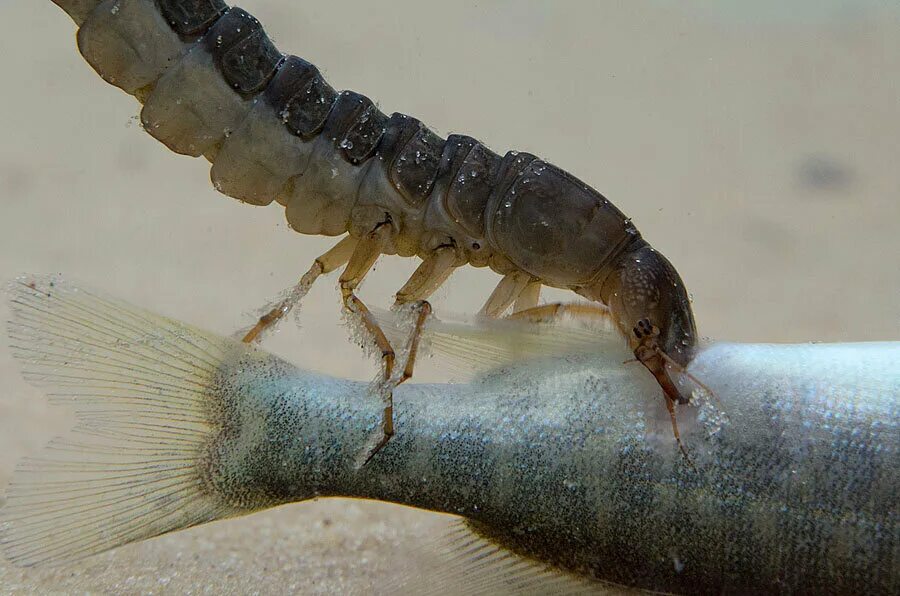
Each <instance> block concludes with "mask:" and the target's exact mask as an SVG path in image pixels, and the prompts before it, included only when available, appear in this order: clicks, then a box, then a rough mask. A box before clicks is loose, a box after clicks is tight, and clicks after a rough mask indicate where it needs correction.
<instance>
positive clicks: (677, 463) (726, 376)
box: [3, 284, 900, 594]
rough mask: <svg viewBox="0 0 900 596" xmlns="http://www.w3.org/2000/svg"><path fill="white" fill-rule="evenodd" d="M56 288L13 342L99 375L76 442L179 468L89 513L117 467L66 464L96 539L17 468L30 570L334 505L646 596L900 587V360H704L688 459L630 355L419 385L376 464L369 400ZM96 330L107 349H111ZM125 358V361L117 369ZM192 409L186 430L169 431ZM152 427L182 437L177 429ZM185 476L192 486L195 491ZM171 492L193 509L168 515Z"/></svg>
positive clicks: (750, 351)
mask: <svg viewBox="0 0 900 596" xmlns="http://www.w3.org/2000/svg"><path fill="white" fill-rule="evenodd" d="M44 290H46V287H44V288H43V289H42V288H41V287H40V286H39V287H38V289H32V288H30V287H29V286H28V285H27V284H26V285H20V286H17V289H14V293H13V296H14V298H13V301H12V306H13V312H14V322H13V324H12V326H11V336H12V338H13V341H14V346H16V347H17V348H16V349H17V351H16V354H17V355H18V356H19V358H20V359H22V360H23V362H24V363H25V374H26V376H27V377H29V378H32V379H33V380H36V381H39V382H41V383H44V384H51V385H52V384H56V385H59V384H63V385H65V384H66V381H65V379H67V378H71V377H72V375H73V374H74V373H73V371H84V379H83V380H82V381H80V382H79V383H78V384H77V385H74V387H75V389H73V390H72V392H71V393H72V397H71V398H69V399H68V400H67V403H70V404H71V403H74V404H75V405H76V409H78V408H79V404H84V405H83V406H82V410H83V411H82V414H81V415H80V416H81V419H82V427H80V428H81V430H82V431H83V430H84V429H90V430H92V431H97V430H98V429H100V430H102V431H103V434H104V436H107V437H109V439H108V440H110V441H116V440H119V441H120V442H121V441H122V440H124V439H125V438H128V437H130V438H131V441H132V443H133V442H134V441H135V438H141V437H143V439H144V442H145V443H149V444H151V445H152V448H153V449H156V450H157V451H154V455H153V456H152V457H149V459H153V458H156V459H158V460H159V461H160V462H163V461H164V462H165V463H159V464H157V467H152V468H147V472H146V477H144V476H141V475H140V474H137V475H130V476H129V478H134V480H133V484H128V486H127V487H126V488H125V489H122V490H125V491H126V492H123V493H121V495H120V496H117V495H118V493H115V494H112V495H111V496H109V495H108V494H107V493H104V492H100V491H99V490H96V491H94V493H93V494H92V493H91V489H92V486H93V485H92V484H91V482H93V481H92V480H91V478H94V477H96V478H97V479H98V480H96V481H97V482H100V481H101V480H102V481H103V482H108V481H109V479H108V478H107V476H105V475H104V474H105V472H104V471H103V470H102V469H100V467H99V466H96V465H94V464H96V463H97V462H98V461H101V460H98V459H90V458H89V456H86V455H84V453H85V451H84V449H83V446H82V449H81V451H76V452H73V455H72V456H71V457H70V458H68V459H67V460H66V461H67V467H66V468H65V473H66V474H69V475H71V474H75V475H76V476H77V477H78V478H79V479H80V482H82V484H79V485H77V486H75V487H73V490H76V491H80V492H77V493H76V496H81V495H83V496H84V503H85V504H84V505H83V507H90V508H91V509H90V511H94V510H97V511H101V510H102V511H103V515H102V516H101V515H100V514H99V513H98V514H96V515H97V523H98V524H100V525H101V526H103V527H101V528H100V529H99V530H96V532H94V529H93V528H92V529H91V531H92V532H94V533H91V534H89V535H87V536H85V532H86V530H85V529H84V527H81V526H79V525H77V523H76V522H75V521H73V520H74V519H78V516H77V515H76V514H79V515H81V519H83V518H84V516H83V512H80V511H79V510H78V509H75V508H74V507H76V505H78V501H77V499H76V500H71V499H65V495H63V496H57V497H56V500H55V501H53V502H52V503H51V504H49V505H48V504H47V502H48V501H47V499H46V498H45V497H46V495H47V494H48V493H47V492H46V487H47V486H51V484H48V483H52V482H54V481H55V480H57V479H58V478H59V476H58V475H59V474H60V472H59V471H58V470H59V469H60V466H59V464H58V463H51V464H40V465H36V466H33V467H31V468H28V469H22V470H19V471H18V472H17V475H16V477H15V478H14V480H13V486H12V487H11V489H10V498H9V505H8V506H7V510H6V511H5V512H4V514H3V516H4V517H3V520H4V522H5V524H6V532H5V537H4V541H5V548H6V552H7V554H8V555H9V556H10V558H12V559H13V560H14V561H17V562H19V563H22V564H35V563H40V562H56V561H60V560H67V559H69V558H72V557H73V556H76V555H77V556H83V555H87V554H92V553H93V552H100V551H102V550H105V549H107V548H111V547H114V546H117V545H119V544H123V543H125V542H131V541H134V540H138V539H141V538H146V537H149V536H153V535H157V534H161V533H165V532H167V531H171V530H175V529H180V528H183V527H187V526H190V525H195V524H197V523H203V522H205V521H211V520H213V519H219V518H223V517H230V516H235V515H242V514H246V513H251V512H254V511H258V510H261V509H265V508H268V507H272V506H275V505H280V504H283V503H289V502H296V501H304V500H307V499H312V498H317V497H328V496H341V497H358V498H365V499H377V500H382V501H389V502H393V503H400V504H403V505H408V506H413V507H418V508H423V509H429V510H433V511H440V512H445V513H451V514H454V515H458V516H461V517H462V518H464V519H465V520H466V521H467V523H468V525H469V527H470V529H471V530H472V531H473V532H475V533H476V534H477V535H478V536H479V537H480V539H483V540H486V541H488V542H490V543H492V544H494V545H497V546H498V547H500V548H501V549H504V550H508V551H511V552H513V553H516V554H517V555H521V556H524V557H525V558H527V559H530V560H534V561H539V562H540V563H542V564H546V565H549V566H552V567H553V568H557V569H561V570H564V571H565V572H567V573H571V574H574V575H576V576H578V577H581V578H588V579H590V580H598V581H604V582H613V583H616V584H621V585H627V586H633V587H638V588H643V589H649V590H657V591H667V592H681V593H723V592H726V593H735V592H765V593H808V592H815V593H867V594H879V593H880V594H891V593H897V590H898V589H900V573H898V565H897V554H898V549H900V546H898V545H900V524H898V519H897V511H898V497H897V494H898V488H900V486H898V474H897V461H898V448H900V445H898V443H900V432H898V396H900V371H898V369H897V367H896V362H897V361H898V359H900V343H889V342H888V343H860V344H804V345H771V344H756V345H749V344H724V343H722V344H713V345H710V346H707V347H705V348H703V349H702V350H701V351H700V352H699V353H698V355H697V357H696V359H695V360H694V362H693V363H692V364H691V368H690V372H691V373H693V374H696V375H698V376H702V378H703V379H704V380H705V382H706V383H707V384H708V385H709V387H710V389H711V390H712V391H713V392H714V393H715V395H716V396H717V398H718V400H719V401H720V402H721V403H715V402H704V403H702V404H700V405H691V406H686V407H682V408H680V409H679V422H680V424H681V425H682V428H683V437H684V441H685V444H686V447H687V450H688V452H689V454H690V459H689V460H686V459H685V458H684V457H683V456H682V455H681V454H680V452H679V451H678V450H677V449H676V448H675V445H674V443H673V440H672V437H671V434H670V432H669V427H668V416H667V413H666V412H665V410H664V409H663V408H661V406H660V404H659V401H658V396H657V395H656V392H655V383H654V382H653V380H652V378H648V376H646V373H645V372H644V371H643V369H642V368H641V367H636V366H634V365H627V364H626V365H623V364H622V359H623V358H622V355H623V354H624V353H625V352H624V347H622V348H620V352H616V351H612V352H605V353H599V354H598V353H595V354H583V353H582V354H569V355H557V356H552V357H551V356H547V357H544V358H537V359H532V360H528V361H524V362H520V363H516V364H510V365H506V366H502V367H500V368H497V369H494V370H492V371H490V372H487V373H485V374H483V375H481V376H479V377H478V378H476V379H475V380H473V381H471V382H468V383H459V384H420V385H408V386H402V387H401V388H399V389H398V390H397V392H396V394H395V403H396V407H397V412H398V428H399V429H400V432H398V433H397V436H396V437H394V440H393V441H391V442H390V443H389V444H388V445H387V446H386V447H385V448H384V449H383V450H382V451H381V452H379V453H378V455H377V457H375V458H373V459H372V460H371V461H370V462H369V463H368V464H367V465H365V466H360V465H359V461H358V458H359V454H360V452H361V451H363V449H364V446H365V445H366V442H367V440H368V439H369V437H370V436H371V433H372V432H373V430H374V429H376V428H377V425H378V424H379V421H380V412H381V407H382V405H381V402H380V399H379V397H378V396H377V394H376V392H373V391H371V387H370V386H369V385H368V384H366V383H362V382H355V381H348V380H342V379H336V378H332V377H328V376H324V375H321V374H317V373H312V372H309V371H306V370H303V369H301V368H297V367H295V366H293V365H291V364H288V363H286V362H285V361H283V360H281V359H279V358H277V357H275V356H272V355H269V354H267V353H265V352H263V351H260V350H258V349H253V348H249V347H247V346H244V345H241V344H238V343H236V342H233V341H231V340H225V339H222V338H219V337H217V336H215V335H213V334H208V333H205V332H202V331H199V330H196V329H193V328H190V327H188V326H185V325H182V324H180V323H176V322H174V321H171V320H169V319H164V318H162V317H158V316H156V315H152V314H150V313H147V312H146V311H140V310H138V309H134V308H133V307H130V306H128V305H124V304H122V303H117V302H112V301H108V300H106V299H104V300H103V301H102V302H98V300H99V299H95V298H94V297H93V295H91V294H88V293H85V292H77V291H75V292H73V291H72V290H71V289H66V288H64V287H62V286H56V287H55V288H54V289H51V290H49V291H47V292H45V293H42V292H44ZM110 304H114V305H115V310H111V307H110V306H109V305H110ZM73 305H74V306H73ZM76 307H77V311H76V310H73V309H75V308H76ZM68 312H79V313H82V315H81V319H80V320H84V321H86V324H85V326H84V327H81V328H79V326H78V324H75V325H74V326H73V324H72V323H71V322H70V321H71V319H72V317H68V316H65V317H63V315H66V313H68ZM123 313H124V314H123ZM96 321H103V322H104V324H103V326H102V329H109V330H110V331H109V332H108V333H109V337H107V338H106V341H107V344H104V343H103V342H102V341H101V339H102V338H101V337H100V336H98V335H97V334H98V333H101V335H102V334H106V333H107V332H106V331H102V329H101V331H97V329H98V327H99V326H98V325H97V324H95V322H96ZM26 323H27V325H26ZM29 329H30V330H29ZM60 329H65V330H66V333H65V334H63V333H62V331H60ZM107 345H108V346H110V347H105V346H107ZM123 346H124V347H123ZM110 350H114V351H110ZM108 352H109V353H110V354H115V355H116V356H115V358H114V359H113V360H115V359H120V360H123V361H125V360H126V359H127V362H125V363H124V364H122V365H121V367H120V368H117V367H118V365H117V364H116V363H115V362H111V359H110V357H109V356H108ZM123 354H124V355H123ZM129 354H132V356H133V359H134V361H132V360H131V358H132V356H129ZM176 356H177V357H178V358H177V362H176V358H175V357H176ZM189 362H196V363H197V365H196V366H197V368H196V369H188V368H186V364H185V363H189ZM179 370H180V371H181V372H178V371H179ZM96 371H100V373H102V374H98V373H97V372H96ZM198 371H200V372H198ZM188 373H190V374H188ZM79 374H81V373H79ZM129 375H130V377H129ZM129 378H138V379H142V378H146V379H147V380H146V383H148V384H149V386H153V387H155V388H156V390H155V391H154V392H150V394H149V395H146V396H143V394H142V398H141V399H139V400H138V399H134V400H129V405H128V407H127V411H125V413H123V414H122V416H121V417H116V416H114V415H112V414H110V413H109V412H108V411H107V410H108V409H109V408H111V407H112V404H119V403H122V402H124V398H121V399H116V398H115V396H122V395H128V394H129V391H130V389H129V387H133V385H134V383H133V382H129ZM90 379H101V380H102V382H103V386H104V387H107V388H110V387H111V389H109V390H108V391H107V392H106V393H107V394H108V395H110V396H111V397H110V398H109V403H108V404H107V405H106V406H105V408H104V403H103V400H102V399H101V400H98V399H96V398H90V399H88V398H87V397H85V396H86V395H96V392H94V391H92V390H88V389H89V387H90V386H91V384H92V383H93V384H97V382H96V381H95V380H94V381H92V380H90ZM184 379H190V382H188V381H186V380H184ZM170 387H171V389H170ZM170 394H171V395H175V396H176V397H177V398H178V400H175V401H173V400H174V399H175V398H173V397H172V396H171V395H170ZM154 400H155V401H154ZM175 403H177V404H185V405H183V406H179V408H181V409H179V410H177V412H182V410H183V413H180V414H178V415H175V414H174V413H173V412H172V411H170V412H168V413H167V410H166V407H167V405H168V406H171V405H172V404H175ZM167 416H168V418H167ZM158 420H168V421H169V422H168V423H167V425H166V428H165V430H164V431H160V430H159V429H158V427H157V425H155V424H152V422H153V421H158ZM141 433H143V434H141ZM117 437H118V439H117ZM191 441H193V442H191ZM188 443H190V444H189V445H188ZM182 444H183V445H185V446H184V449H183V451H178V450H176V449H175V448H176V447H178V446H179V445H182ZM129 448H132V449H137V447H133V446H129ZM141 448H143V447H141ZM148 448H149V447H148ZM179 449H181V447H179ZM98 453H101V455H102V457H105V458H112V460H110V462H112V463H108V464H107V465H108V466H111V467H112V468H114V469H117V470H121V469H122V467H121V466H122V464H115V463H114V461H113V460H115V458H116V457H119V458H124V457H131V456H130V455H128V452H127V451H125V452H122V453H116V454H113V455H109V453H108V452H107V450H99V451H98ZM160 454H164V455H165V457H163V456H162V455H160ZM97 457H100V456H97ZM134 457H135V458H136V459H135V461H140V457H141V455H140V452H135V453H134ZM86 458H87V459H86ZM104 461H105V460H104ZM129 461H131V460H129ZM153 461H156V460H153ZM86 462H87V463H86ZM173 462H175V463H173ZM79 466H81V467H79ZM117 466H118V467H117ZM173 468H177V469H179V470H181V469H182V468H183V469H185V470H188V471H189V473H188V475H187V478H188V479H187V480H184V481H183V482H184V485H183V486H182V485H181V484H178V482H182V481H181V480H174V478H176V476H173V475H172V469H173ZM141 469H144V468H141ZM78 470H81V471H82V475H81V476H78ZM153 474H156V476H153ZM160 474H169V475H170V476H167V477H166V478H169V477H171V478H173V480H171V481H169V483H168V484H166V483H165V482H164V481H163V480H160V478H162V477H161V476H160ZM179 474H180V473H179ZM54 475H56V476H54ZM177 478H181V476H180V475H179V476H177ZM145 480H146V483H145V484H141V483H142V482H144V481H145ZM151 481H152V483H151ZM129 482H131V481H129ZM148 483H149V484H148ZM161 484H165V486H167V487H170V488H171V487H173V486H174V487H175V489H177V490H175V489H172V490H171V491H169V492H166V493H165V494H158V493H159V490H160V489H159V488H158V487H159V485H161ZM54 486H58V485H54ZM104 486H107V485H104ZM117 490H118V489H117ZM107 492H108V491H107ZM171 493H175V494H174V495H173V494H171ZM53 494H55V495H59V493H58V492H54V493H53ZM42 495H44V497H43V498H42ZM98 495H99V496H98ZM91 496H92V497H93V498H90V497H91ZM148 501H151V502H153V503H154V504H155V506H154V507H147V506H146V503H147V502H148ZM104 503H106V505H105V506H104ZM129 503H131V509H128V510H123V508H124V507H125V505H126V504H129ZM129 511H130V513H129ZM61 513H62V514H65V515H61ZM69 514H71V515H72V516H75V517H69ZM129 515H131V516H132V517H133V518H134V520H131V518H129V517H128V516H129ZM151 515H152V516H154V517H152V518H150V520H149V521H148V516H151ZM109 519H113V520H115V522H116V523H115V525H111V524H113V522H110V521H108V520H109ZM123 519H124V520H125V521H124V522H123V521H122V520H123ZM50 520H54V521H53V522H51V521H50ZM151 522H152V523H151ZM50 523H53V524H54V532H53V533H52V534H49V533H47V532H46V529H47V528H48V527H49V525H48V524H50ZM104 524H106V526H104ZM123 528H124V529H123ZM82 547H83V548H82ZM73 553H74V555H73Z"/></svg>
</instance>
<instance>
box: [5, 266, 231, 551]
mask: <svg viewBox="0 0 900 596" xmlns="http://www.w3.org/2000/svg"><path fill="white" fill-rule="evenodd" d="M8 295H9V303H10V307H11V310H12V320H11V321H10V322H9V324H8V333H9V340H10V344H11V348H12V352H13V354H14V356H15V357H16V358H17V359H18V360H20V361H21V363H22V369H23V374H24V376H25V378H26V379H27V380H28V381H30V382H32V383H33V384H35V385H37V386H40V387H42V388H44V389H46V390H47V393H48V396H49V398H50V400H51V402H52V403H58V404H63V405H66V406H69V407H72V408H74V410H75V414H76V416H77V419H78V424H77V426H76V427H75V429H74V430H73V433H72V435H71V436H70V437H67V438H65V439H57V440H55V441H53V442H52V443H50V444H49V445H48V446H47V447H46V448H45V451H44V453H43V454H42V455H41V457H39V458H35V459H29V460H25V461H23V462H22V463H21V464H20V465H19V467H18V468H17V470H16V472H15V474H14V476H13V479H12V482H11V484H10V486H9V488H8V490H7V502H6V506H5V507H4V508H3V509H2V510H0V545H2V548H3V551H4V552H5V554H6V556H7V557H8V558H9V559H10V560H11V561H12V562H13V563H15V564H17V565H21V566H31V565H39V564H57V563H64V562H68V561H72V560H76V559H80V558H83V557H86V556H89V555H93V554H96V553H100V552H102V551H105V550H108V549H111V548H114V547H117V546H120V545H123V544H127V543H130V542H134V541H137V540H142V539H145V538H150V537H153V536H158V535H160V534H164V533H166V532H171V531H173V530H179V529H183V528H187V527H190V526H194V525H197V524H201V523H204V522H208V521H212V520H216V519H220V518H223V517H229V516H233V515H235V514H239V513H241V511H239V510H237V509H236V508H234V507H233V506H231V505H228V504H227V503H225V502H223V501H222V500H221V499H219V498H218V497H217V496H216V495H215V493H214V492H213V491H212V490H211V489H210V488H209V487H208V486H207V483H206V481H205V480H204V474H203V461H204V458H205V449H206V447H207V445H208V444H209V442H210V440H212V438H213V437H214V436H215V434H216V433H217V431H218V426H217V416H216V412H217V409H216V400H217V398H216V375H217V371H218V370H219V368H220V367H221V365H222V363H223V362H224V361H226V359H230V358H232V357H233V355H234V354H235V353H236V351H238V350H241V349H242V348H241V346H240V345H239V344H237V343H236V342H234V341H232V340H227V339H224V338H220V337H217V336H215V335H212V334H208V333H204V332H202V331H199V330H197V329H195V328H192V327H189V326H187V325H184V324H181V323H178V322H176V321H173V320H171V319H167V318H164V317H161V316H159V315H155V314H152V313H150V312H147V311H144V310H141V309H138V308H135V307H133V306H130V305H127V304H125V303H123V302H119V301H117V300H114V299H110V298H107V297H104V296H101V295H98V294H95V293H92V292H90V291H86V290H82V289H78V288H75V287H73V286H71V285H68V284H65V283H62V282H60V281H59V280H57V279H55V278H50V277H43V278H31V277H29V278H22V279H19V280H17V281H16V282H13V283H12V284H10V286H9V291H8Z"/></svg>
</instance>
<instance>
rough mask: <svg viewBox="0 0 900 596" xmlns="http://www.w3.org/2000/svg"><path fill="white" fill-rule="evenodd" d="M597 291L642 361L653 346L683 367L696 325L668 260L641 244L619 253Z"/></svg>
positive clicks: (693, 344) (694, 342) (690, 353)
mask: <svg viewBox="0 0 900 596" xmlns="http://www.w3.org/2000/svg"><path fill="white" fill-rule="evenodd" d="M600 294H601V299H602V300H603V301H604V302H605V303H606V304H607V305H608V306H609V308H610V310H611V311H612V315H613V317H614V319H615V322H616V325H617V326H618V327H619V329H620V330H621V331H622V333H623V334H625V335H626V336H627V337H628V342H629V345H630V347H631V349H632V350H634V351H635V355H636V356H637V357H638V358H639V359H641V361H642V362H644V363H645V364H648V363H647V362H646V358H649V357H650V356H651V355H652V352H653V350H655V349H658V350H659V351H661V352H662V353H663V354H665V356H666V357H668V358H669V359H671V360H672V361H673V362H674V363H676V364H678V365H679V366H682V367H686V366H687V365H688V363H689V362H690V360H691V358H692V357H693V355H694V350H695V348H696V346H697V327H696V324H695V323H694V314H693V312H692V310H691V303H690V300H689V298H688V295H687V290H686V289H685V287H684V282H682V281H681V277H680V276H679V275H678V272H677V271H675V268H674V267H673V266H672V264H671V263H670V262H669V261H668V259H666V258H665V257H664V256H663V255H661V254H660V253H659V252H658V251H656V250H655V249H653V248H652V247H650V246H649V245H647V244H644V243H641V244H640V245H639V246H638V247H637V248H636V249H635V250H633V251H629V252H627V253H625V254H623V255H622V256H621V257H619V259H618V262H617V263H616V266H615V268H614V269H613V271H612V273H610V275H609V276H608V277H607V278H606V279H605V280H604V282H603V285H602V288H601V291H600ZM642 355H643V356H644V357H642ZM659 359H660V360H664V359H665V358H663V357H662V356H660V357H659ZM648 367H649V366H648Z"/></svg>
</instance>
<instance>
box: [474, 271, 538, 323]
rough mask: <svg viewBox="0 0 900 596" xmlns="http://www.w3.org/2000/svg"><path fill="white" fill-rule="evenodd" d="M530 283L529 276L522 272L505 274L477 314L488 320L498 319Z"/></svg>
mask: <svg viewBox="0 0 900 596" xmlns="http://www.w3.org/2000/svg"><path fill="white" fill-rule="evenodd" d="M530 282H531V276H530V275H528V274H527V273H524V272H522V271H513V272H512V273H507V274H506V276H504V278H503V279H501V280H500V283H498V284H497V287H496V288H494V291H493V292H491V297H490V298H488V300H487V302H485V303H484V306H482V307H481V311H480V312H479V313H478V314H479V315H481V316H483V317H488V318H490V319H496V318H498V317H499V316H500V315H502V314H503V313H504V312H506V309H508V308H509V307H510V306H511V305H512V303H513V302H515V301H516V299H517V298H518V297H519V296H520V295H521V294H522V292H523V291H524V290H525V288H526V287H527V286H528V284H529V283H530Z"/></svg>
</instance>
